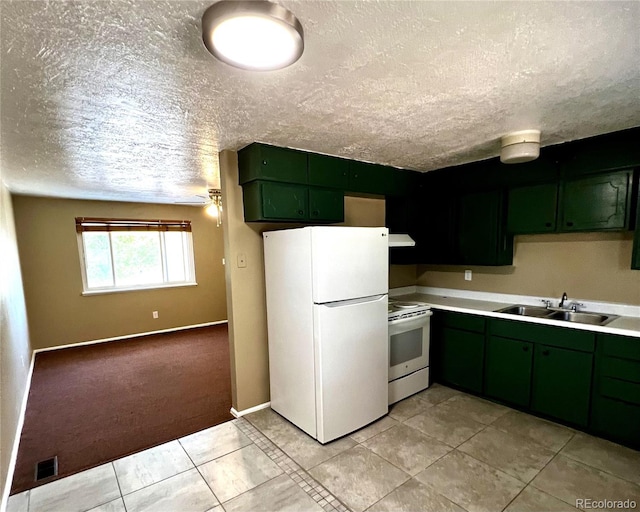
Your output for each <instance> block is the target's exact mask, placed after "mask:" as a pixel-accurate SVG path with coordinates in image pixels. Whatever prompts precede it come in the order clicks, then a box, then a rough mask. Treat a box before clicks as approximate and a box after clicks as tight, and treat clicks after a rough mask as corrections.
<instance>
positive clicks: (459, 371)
mask: <svg viewBox="0 0 640 512" xmlns="http://www.w3.org/2000/svg"><path fill="white" fill-rule="evenodd" d="M436 343H437V346H438V348H437V356H436V364H437V368H436V373H437V375H438V378H439V380H441V381H442V382H443V383H446V384H452V385H454V386H457V387H459V388H462V389H467V390H469V391H474V392H476V393H480V392H481V391H482V368H483V366H484V364H483V360H484V334H480V333H477V332H468V331H461V330H458V329H450V328H448V327H444V328H441V329H440V330H439V331H438V339H437V341H436Z"/></svg>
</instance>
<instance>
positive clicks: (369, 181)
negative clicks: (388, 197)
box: [347, 161, 393, 195]
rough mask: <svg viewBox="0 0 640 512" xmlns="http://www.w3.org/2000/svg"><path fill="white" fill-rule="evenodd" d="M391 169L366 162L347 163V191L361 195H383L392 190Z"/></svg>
mask: <svg viewBox="0 0 640 512" xmlns="http://www.w3.org/2000/svg"><path fill="white" fill-rule="evenodd" d="M392 174H393V169H392V168H391V167H385V166H384V165H377V164H370V163H367V162H355V161H351V162H349V184H348V188H347V190H349V191H351V192H360V193H363V194H380V195H385V194H387V192H388V191H389V190H390V189H391V188H392V187H391V180H392V179H393V176H392Z"/></svg>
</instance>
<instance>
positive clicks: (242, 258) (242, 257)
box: [238, 252, 247, 268]
mask: <svg viewBox="0 0 640 512" xmlns="http://www.w3.org/2000/svg"><path fill="white" fill-rule="evenodd" d="M246 266H247V255H246V254H245V253H243V252H241V253H239V254H238V268H245V267H246Z"/></svg>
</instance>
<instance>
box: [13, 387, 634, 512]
mask: <svg viewBox="0 0 640 512" xmlns="http://www.w3.org/2000/svg"><path fill="white" fill-rule="evenodd" d="M581 499H582V500H597V501H600V500H612V501H616V502H617V501H623V502H624V501H625V500H630V501H631V502H635V507H636V508H635V509H634V508H632V507H628V508H627V509H628V510H637V509H640V452H637V451H635V450H631V449H629V448H625V447H623V446H620V445H617V444H614V443H610V442H608V441H604V440H602V439H598V438H595V437H592V436H589V435H586V434H583V433H580V432H576V431H574V430H572V429H569V428H567V427H564V426H561V425H557V424H555V423H551V422H548V421H545V420H541V419H539V418H536V417H534V416H530V415H528V414H524V413H521V412H518V411H515V410H512V409H509V408H507V407H503V406H500V405H497V404H494V403H491V402H487V401H485V400H481V399H479V398H476V397H473V396H470V395H467V394H464V393H460V392H458V391H455V390H452V389H449V388H446V387H444V386H439V385H437V384H436V385H434V386H432V387H431V388H429V389H427V390H425V391H423V392H422V393H419V394H417V395H414V396H413V397H410V398H408V399H406V400H403V401H402V402H399V403H398V404H395V405H394V406H392V407H391V409H390V411H389V415H388V416H385V417H384V418H382V419H380V420H379V421H377V422H375V423H373V424H372V425H369V426H367V427H365V428H363V429H361V430H359V431H357V432H355V433H353V434H352V435H351V436H347V437H345V438H342V439H340V440H337V441H334V442H332V443H328V444H326V445H324V446H323V445H321V444H319V443H317V442H316V441H314V440H313V439H311V438H310V437H309V436H307V435H306V434H304V433H303V432H302V431H300V430H299V429H298V428H296V427H295V426H293V425H292V424H291V423H289V422H288V421H286V420H284V419H283V418H282V417H280V416H279V415H278V414H276V413H274V412H273V411H271V410H269V409H266V410H262V411H259V412H256V413H254V414H251V415H249V416H246V417H245V418H240V419H237V420H233V421H230V422H228V423H224V424H222V425H218V426H216V427H213V428H210V429H207V430H204V431H202V432H198V433H196V434H193V435H190V436H187V437H184V438H182V439H179V440H176V441H172V442H170V443H166V444H164V445H161V446H157V447H154V448H151V449H149V450H145V451H143V452H140V453H137V454H134V455H130V456H128V457H124V458H122V459H119V460H117V461H114V462H113V463H109V464H104V465H102V466H99V467H97V468H93V469H90V470H88V471H84V472H82V473H78V474H76V475H73V476H70V477H67V478H63V479H61V480H57V481H54V482H51V483H49V484H45V485H42V486H40V487H37V488H35V489H32V490H31V491H26V492H24V493H21V494H17V495H14V496H11V498H10V499H9V506H8V511H7V512H39V511H47V512H58V511H60V512H74V511H77V512H83V511H91V512H125V511H126V512H141V511H153V512H173V511H175V512H190V511H193V512H207V511H216V512H231V511H233V512H245V511H246V512H254V511H265V512H266V511H274V512H275V511H292V512H297V511H304V512H306V511H310V512H314V511H315V512H322V511H323V510H324V511H326V512H334V511H338V512H345V511H347V510H353V511H354V512H362V511H367V512H385V511H386V512H404V511H407V512H409V511H410V512H417V511H434V512H436V511H438V512H439V511H457V512H464V511H467V512H499V511H502V510H505V511H507V512H541V511H571V510H573V511H575V510H576V508H575V507H576V506H578V508H584V509H588V508H589V507H588V503H587V502H583V503H582V504H581V503H579V502H578V501H577V500H581ZM605 505H611V506H612V508H613V506H615V505H616V503H609V504H605ZM629 505H633V503H629ZM601 509H603V508H601ZM605 509H606V508H605ZM616 510H625V508H624V507H622V508H619V507H618V508H616Z"/></svg>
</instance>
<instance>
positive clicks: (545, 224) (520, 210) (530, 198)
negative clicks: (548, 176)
mask: <svg viewBox="0 0 640 512" xmlns="http://www.w3.org/2000/svg"><path fill="white" fill-rule="evenodd" d="M557 205H558V185H557V183H548V184H544V185H532V186H528V187H519V188H514V189H511V190H509V201H508V213H507V231H508V232H509V233H511V234H532V233H548V232H552V231H555V230H556V210H557Z"/></svg>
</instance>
